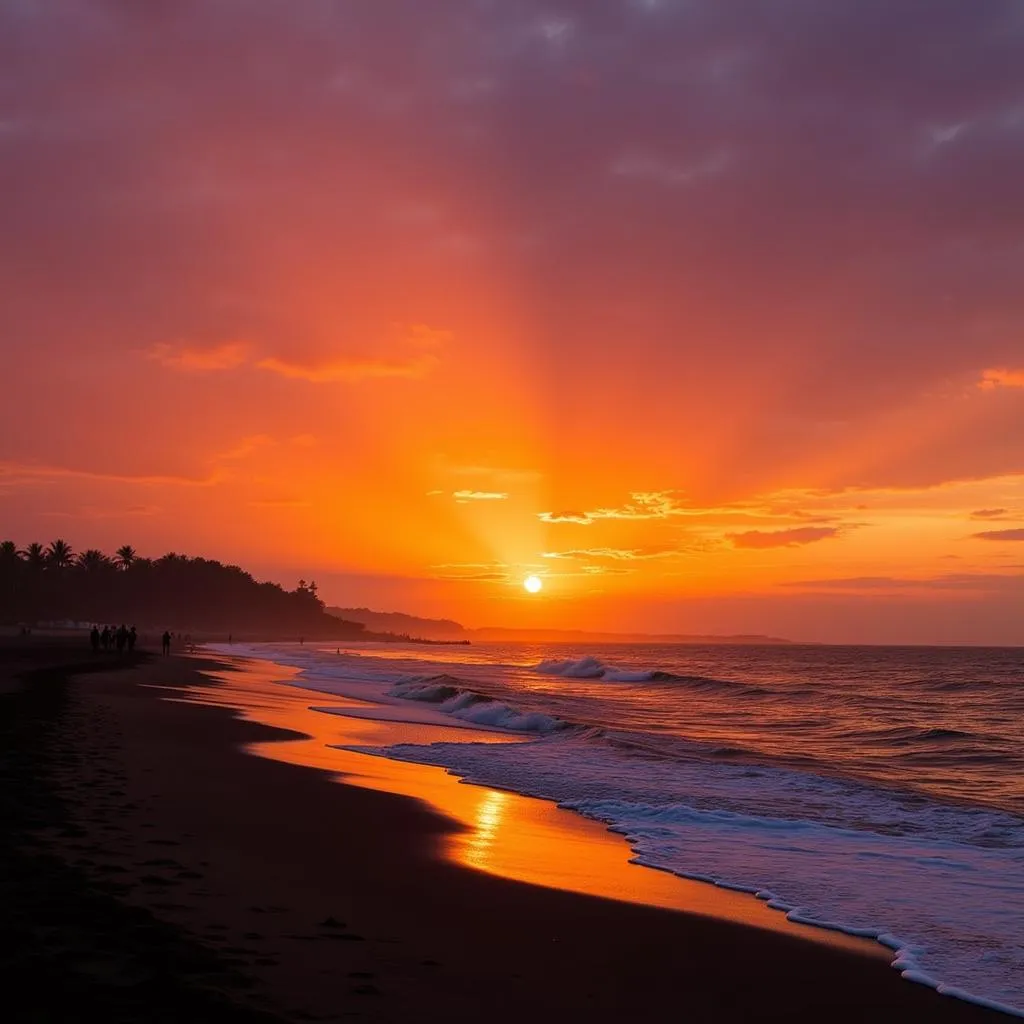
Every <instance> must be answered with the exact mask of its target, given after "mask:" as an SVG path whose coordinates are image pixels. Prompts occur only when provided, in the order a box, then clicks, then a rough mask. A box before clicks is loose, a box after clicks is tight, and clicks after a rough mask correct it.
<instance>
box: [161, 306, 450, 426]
mask: <svg viewBox="0 0 1024 1024" xmlns="http://www.w3.org/2000/svg"><path fill="white" fill-rule="evenodd" d="M449 339H450V335H449V334H448V332H446V331H438V330H435V329H433V328H431V327H427V326H426V325H425V324H411V325H395V326H393V327H392V338H391V339H390V340H388V341H386V342H385V343H383V345H382V347H385V348H392V349H394V350H395V351H393V352H390V353H385V354H378V353H374V354H372V355H368V354H346V355H338V356H330V357H327V358H321V359H318V360H303V359H297V358H294V357H290V356H286V355H280V354H277V355H275V354H265V355H263V356H256V355H255V354H254V353H253V346H252V345H251V344H249V343H248V342H244V341H225V342H221V343H219V344H215V345H207V346H198V345H190V344H169V343H167V342H157V343H156V344H154V345H153V346H152V347H151V348H150V349H149V351H148V352H147V355H148V357H149V358H150V359H153V360H155V361H156V362H158V363H160V365H161V366H166V367H168V368H169V369H172V370H179V371H181V372H184V373H206V372H210V371H214V370H233V369H237V368H239V367H242V366H245V367H251V366H254V367H255V368H256V369H259V370H266V371H268V372H270V373H276V374H278V375H279V376H281V377H286V378H288V379H291V380H305V381H309V382H311V383H314V384H327V383H334V382H339V381H356V380H365V379H368V378H374V377H377V378H381V377H410V378H411V377H422V376H424V375H425V374H427V373H428V372H429V371H430V370H432V369H433V368H434V366H435V365H436V364H437V361H438V349H439V348H440V346H441V345H442V344H444V343H445V342H446V341H448V340H449ZM300 437H303V438H311V439H312V435H300ZM314 440H315V439H314ZM297 443H303V441H298V442H297Z"/></svg>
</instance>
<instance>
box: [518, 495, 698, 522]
mask: <svg viewBox="0 0 1024 1024" xmlns="http://www.w3.org/2000/svg"><path fill="white" fill-rule="evenodd" d="M673 493H674V492H672V491H632V492H631V493H630V496H629V497H630V500H629V501H628V502H626V503H625V504H624V505H621V506H619V507H613V508H595V509H593V510H592V511H587V512H539V513H537V516H538V518H539V519H540V520H541V521H542V522H545V523H579V524H581V525H583V526H586V525H589V524H590V523H592V522H594V521H595V520H597V519H665V518H667V517H668V516H678V515H686V514H687V513H688V512H690V511H692V510H690V509H688V508H687V507H686V506H684V505H681V504H680V503H679V502H678V501H677V500H676V499H675V498H674V497H673V496H672V495H673Z"/></svg>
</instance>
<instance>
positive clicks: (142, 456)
mask: <svg viewBox="0 0 1024 1024" xmlns="http://www.w3.org/2000/svg"><path fill="white" fill-rule="evenodd" d="M1022 189H1024V4H1022V3H1020V2H1018V0H983V2H982V0H829V2H828V3H822V2H819V0H778V2H772V3H766V2H764V0H549V2H547V0H546V2H533V0H444V2H425V0H348V2H345V0H146V2H139V3H132V2H128V0H76V2H73V0H0V237H2V240H3V250H2V258H0V338H2V342H0V344H2V345H3V365H4V373H3V381H4V400H3V402H2V403H0V509H2V516H0V533H2V534H3V536H4V537H10V538H11V539H14V540H16V541H17V542H18V543H19V545H25V544H27V543H28V542H30V541H32V540H41V541H44V542H46V541H49V540H52V539H53V538H54V537H58V536H59V537H64V538H66V539H67V540H68V541H69V542H70V543H71V544H72V545H73V546H74V547H75V548H76V549H77V550H81V549H83V548H86V547H100V548H103V549H105V550H108V551H112V550H113V549H114V548H116V547H117V546H119V545H121V544H124V543H131V544H133V545H134V546H135V547H136V548H137V549H138V550H139V552H140V553H142V554H146V555H153V556H157V555H160V554H162V553H164V552H166V551H169V550H174V551H178V552H183V553H187V554H202V555H206V556H208V557H213V558H219V559H221V560H223V561H228V562H237V563H239V564H242V565H244V566H245V567H247V568H249V569H251V570H252V571H253V572H254V573H255V574H256V575H257V576H259V577H260V578H271V579H278V580H281V581H283V582H285V583H287V584H288V585H289V586H292V585H294V583H295V581H296V580H297V579H298V578H299V577H300V576H304V577H306V578H307V579H308V578H310V577H313V578H315V579H316V580H317V581H318V583H319V584H320V590H321V596H322V597H324V598H325V599H327V600H328V602H330V603H339V604H355V605H369V606H370V607H374V608H379V609H385V610H404V611H409V612H413V613H417V614H422V615H434V616H442V615H444V616H451V617H455V618H457V619H459V620H460V621H462V622H464V623H466V624H467V625H472V626H483V625H509V626H551V627H578V628H596V629H604V630H607V629H621V630H641V629H642V630H646V631H652V632H684V633H689V632H719V633H722V632H725V633H733V632H757V633H772V634H776V635H782V636H788V637H793V638H797V639H808V640H835V641H851V642H892V641H911V642H929V641H942V642H947V641H969V642H980V643H989V642H991V643H997V642H998V643H1024V201H1022V194H1024V193H1022ZM531 573H535V574H537V575H539V576H540V577H541V578H542V579H543V581H544V590H543V591H542V592H541V593H540V594H539V595H536V596H531V595H528V594H527V593H526V592H525V590H524V589H523V587H522V580H523V578H524V576H526V575H529V574H531Z"/></svg>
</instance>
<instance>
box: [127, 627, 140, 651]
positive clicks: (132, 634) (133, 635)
mask: <svg viewBox="0 0 1024 1024" xmlns="http://www.w3.org/2000/svg"><path fill="white" fill-rule="evenodd" d="M138 639H139V634H138V632H137V631H136V629H135V627H134V626H132V628H131V629H129V630H128V653H129V654H131V653H132V651H134V650H135V641H136V640H138Z"/></svg>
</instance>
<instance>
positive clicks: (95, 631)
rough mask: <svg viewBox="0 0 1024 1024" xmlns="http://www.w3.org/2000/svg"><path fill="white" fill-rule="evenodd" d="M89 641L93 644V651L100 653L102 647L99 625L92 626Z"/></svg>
mask: <svg viewBox="0 0 1024 1024" xmlns="http://www.w3.org/2000/svg"><path fill="white" fill-rule="evenodd" d="M89 643H90V644H91V645H92V649H93V653H94V654H96V653H98V652H99V649H100V631H99V627H98V626H93V627H92V631H91V632H90V633H89Z"/></svg>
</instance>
